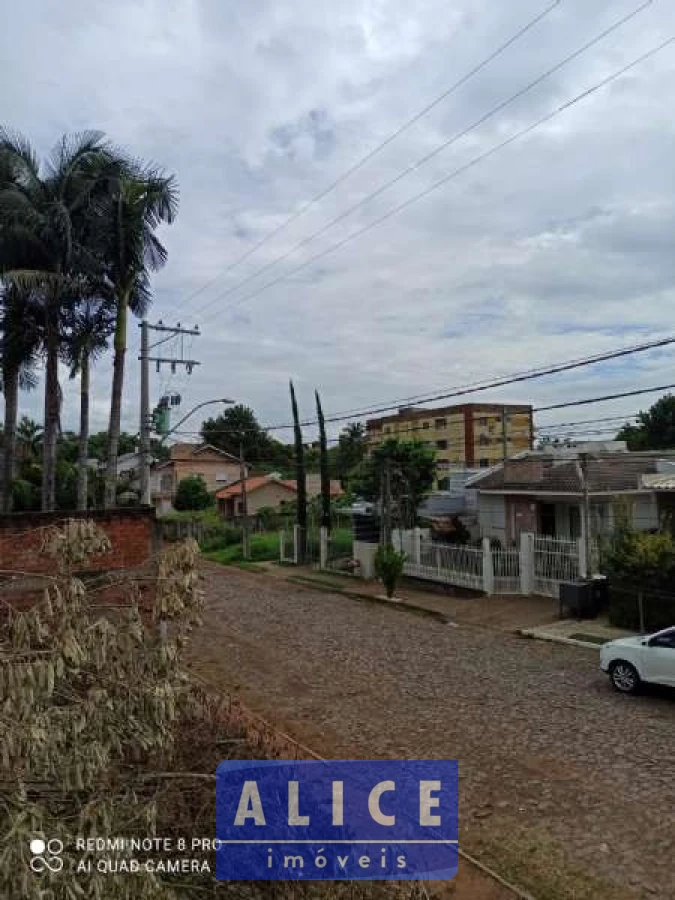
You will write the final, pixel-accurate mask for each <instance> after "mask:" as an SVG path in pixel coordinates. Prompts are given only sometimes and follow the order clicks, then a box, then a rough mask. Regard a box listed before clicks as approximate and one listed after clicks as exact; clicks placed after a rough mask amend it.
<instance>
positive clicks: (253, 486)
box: [216, 475, 296, 500]
mask: <svg viewBox="0 0 675 900" xmlns="http://www.w3.org/2000/svg"><path fill="white" fill-rule="evenodd" d="M266 484H280V485H281V486H282V487H285V488H288V489H289V490H291V491H293V492H295V490H296V488H295V482H294V481H282V480H281V479H280V478H271V477H270V476H269V475H254V476H253V477H252V478H247V479H246V493H247V494H252V493H253V491H257V490H260V488H261V487H264V486H265V485H266ZM240 494H241V481H235V482H234V484H228V485H227V486H226V487H222V488H220V490H219V491H216V499H217V500H227V499H228V498H229V497H238V496H239V495H240Z"/></svg>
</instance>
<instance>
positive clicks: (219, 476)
mask: <svg viewBox="0 0 675 900" xmlns="http://www.w3.org/2000/svg"><path fill="white" fill-rule="evenodd" d="M228 481H232V476H231V475H228V474H227V472H216V482H217V483H219V484H223V483H224V482H225V483H226V482H228Z"/></svg>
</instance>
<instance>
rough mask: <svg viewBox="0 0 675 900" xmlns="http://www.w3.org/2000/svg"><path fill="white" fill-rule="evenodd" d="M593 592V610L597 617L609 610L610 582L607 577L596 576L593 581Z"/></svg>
mask: <svg viewBox="0 0 675 900" xmlns="http://www.w3.org/2000/svg"><path fill="white" fill-rule="evenodd" d="M591 592H592V595H593V609H594V610H595V615H596V616H597V615H598V613H600V612H602V610H603V609H607V607H608V606H609V581H608V579H607V576H606V575H594V576H593V578H592V580H591Z"/></svg>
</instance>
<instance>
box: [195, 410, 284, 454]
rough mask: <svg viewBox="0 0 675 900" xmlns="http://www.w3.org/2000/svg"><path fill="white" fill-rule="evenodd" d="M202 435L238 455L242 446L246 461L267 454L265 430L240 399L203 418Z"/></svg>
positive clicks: (212, 443) (207, 440) (205, 439)
mask: <svg viewBox="0 0 675 900" xmlns="http://www.w3.org/2000/svg"><path fill="white" fill-rule="evenodd" d="M201 436H202V440H203V441H205V442H206V443H207V444H211V445H212V446H214V447H218V449H219V450H223V451H225V453H230V454H231V455H232V456H236V457H237V459H238V458H239V451H240V449H241V446H243V449H244V458H245V460H246V461H247V462H249V463H256V462H258V460H260V459H264V457H265V454H266V449H267V440H268V439H267V434H266V433H265V432H264V431H263V429H262V428H261V427H260V424H259V423H258V420H257V419H256V416H255V413H254V412H253V410H252V409H251V408H250V407H249V406H244V404H243V403H237V404H235V405H234V406H229V407H227V409H225V410H224V411H223V412H222V413H220V414H219V415H217V416H215V417H213V418H210V419H207V420H206V421H205V422H203V423H202V427H201Z"/></svg>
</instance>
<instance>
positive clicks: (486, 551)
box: [483, 537, 495, 594]
mask: <svg viewBox="0 0 675 900" xmlns="http://www.w3.org/2000/svg"><path fill="white" fill-rule="evenodd" d="M483 591H484V592H485V593H486V594H494V592H495V574H494V567H493V565H492V547H491V546H490V538H487V537H484V538H483Z"/></svg>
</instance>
